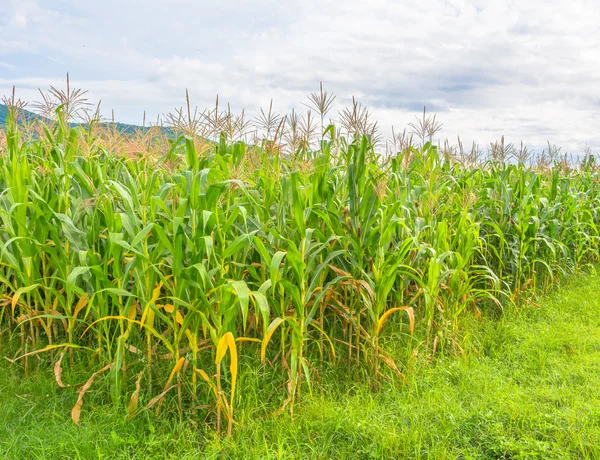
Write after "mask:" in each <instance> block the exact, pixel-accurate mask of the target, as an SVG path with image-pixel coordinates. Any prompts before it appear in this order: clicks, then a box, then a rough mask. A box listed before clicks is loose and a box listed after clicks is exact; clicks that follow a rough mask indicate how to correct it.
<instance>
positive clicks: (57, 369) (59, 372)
mask: <svg viewBox="0 0 600 460" xmlns="http://www.w3.org/2000/svg"><path fill="white" fill-rule="evenodd" d="M65 353H66V350H65V351H63V352H62V353H61V354H60V358H58V361H56V364H54V377H55V378H56V383H57V384H58V386H59V387H61V388H66V387H67V386H66V385H65V384H64V383H63V382H62V379H61V377H62V367H60V365H61V364H62V360H63V357H64V356H65Z"/></svg>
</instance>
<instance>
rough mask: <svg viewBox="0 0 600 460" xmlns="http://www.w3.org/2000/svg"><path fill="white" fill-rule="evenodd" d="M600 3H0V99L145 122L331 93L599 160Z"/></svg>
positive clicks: (403, 121) (389, 115)
mask: <svg viewBox="0 0 600 460" xmlns="http://www.w3.org/2000/svg"><path fill="white" fill-rule="evenodd" d="M598 24H600V4H598V0H591V1H588V0H569V1H567V0H528V1H522V0H519V1H513V0H505V1H498V0H474V1H470V2H469V1H462V0H447V1H443V0H420V1H418V2H416V1H404V0H402V1H400V0H396V1H393V0H369V1H364V0H345V1H339V0H333V1H332V0H301V1H296V0H288V1H284V0H279V1H276V0H257V1H252V2H250V1H243V0H219V1H205V0H195V1H191V0H168V1H167V0H145V1H138V0H118V1H117V0H102V1H96V0H52V1H49V0H0V95H5V94H8V93H9V92H10V91H11V88H12V86H13V85H15V86H16V88H17V95H18V96H20V97H21V98H22V99H25V100H29V101H33V100H39V92H38V88H41V89H42V90H45V89H47V88H48V86H49V85H55V86H61V85H63V86H64V81H65V75H66V73H67V72H69V74H70V77H71V83H72V86H77V87H81V88H83V89H87V90H88V91H89V93H88V97H89V99H90V101H92V102H96V101H98V100H102V107H103V110H104V113H105V114H110V111H111V110H114V114H115V119H116V120H118V121H122V122H126V123H137V124H141V122H142V118H143V114H144V112H146V114H147V118H148V119H155V118H156V117H157V116H158V115H160V114H164V113H166V112H169V111H172V110H173V108H174V107H179V106H181V105H182V104H183V103H184V98H185V90H186V88H187V89H189V92H190V96H191V101H192V104H193V105H197V106H199V107H201V108H204V107H210V106H212V105H214V100H215V97H216V95H217V94H218V95H219V99H220V101H221V103H230V104H231V107H232V109H233V110H240V109H242V108H244V109H246V112H247V113H249V114H251V115H253V114H257V112H258V110H259V108H260V107H268V105H269V103H270V101H271V100H273V106H274V108H275V109H276V110H277V111H278V112H280V113H286V112H288V111H289V110H290V109H291V108H296V109H304V107H303V106H302V103H303V102H306V95H307V94H308V93H310V92H313V91H316V90H318V88H319V82H321V81H322V82H323V85H324V87H325V89H327V90H328V91H330V92H333V93H335V94H336V95H337V99H336V107H335V111H334V112H332V114H331V115H332V116H333V117H334V118H335V117H336V114H337V111H338V110H341V109H342V108H343V107H344V106H348V105H349V104H350V101H351V100H352V97H353V96H354V97H356V99H357V100H358V101H359V102H361V103H362V104H365V105H366V106H368V107H369V109H370V110H371V112H372V113H373V116H374V118H375V119H376V120H377V121H378V123H379V126H380V127H381V129H382V131H383V134H384V135H388V134H389V133H390V130H391V127H392V126H394V127H395V130H396V131H401V130H402V129H403V128H405V127H406V126H407V124H408V123H409V122H410V121H412V120H414V117H415V115H418V114H419V112H421V111H422V110H423V106H424V105H425V106H427V108H428V111H429V112H432V113H436V114H437V118H438V120H439V121H440V122H442V123H443V130H442V131H441V132H440V133H439V134H438V136H437V137H438V138H440V140H441V139H443V138H448V139H449V140H450V141H454V140H456V137H457V136H460V137H461V139H462V140H463V142H465V143H466V144H468V143H470V142H471V141H473V140H474V141H476V142H477V143H479V144H480V145H482V146H485V145H488V144H489V143H490V142H492V141H495V140H498V139H499V138H500V137H501V136H502V135H504V136H506V139H507V140H508V141H513V142H515V143H519V142H521V141H523V142H524V143H525V144H526V145H528V146H530V147H532V148H534V149H540V150H541V149H542V148H543V147H544V145H545V144H546V142H548V141H549V142H551V143H552V144H556V145H558V146H561V147H562V148H563V151H565V152H569V153H572V154H579V153H581V152H582V151H583V150H584V149H585V148H586V147H589V148H591V149H592V150H593V151H600V130H599V129H598V128H599V125H600V123H599V122H600V84H599V82H600V29H599V28H598Z"/></svg>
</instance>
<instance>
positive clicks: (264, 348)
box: [260, 318, 285, 361]
mask: <svg viewBox="0 0 600 460" xmlns="http://www.w3.org/2000/svg"><path fill="white" fill-rule="evenodd" d="M284 321H285V319H283V318H275V319H274V320H273V321H271V324H269V329H267V335H265V338H264V339H263V341H262V346H261V347H260V360H261V361H264V360H265V353H266V351H267V345H269V342H270V340H271V337H272V336H273V334H274V333H275V330H276V329H277V327H279V325H280V324H281V323H283V322H284Z"/></svg>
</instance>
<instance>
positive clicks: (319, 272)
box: [0, 110, 600, 434]
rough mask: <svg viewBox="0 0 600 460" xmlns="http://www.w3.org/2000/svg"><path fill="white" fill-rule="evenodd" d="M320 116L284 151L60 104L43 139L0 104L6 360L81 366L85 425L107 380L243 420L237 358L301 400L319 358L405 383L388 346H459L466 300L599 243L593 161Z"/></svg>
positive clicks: (546, 281) (0, 293) (593, 255)
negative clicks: (415, 138)
mask: <svg viewBox="0 0 600 460" xmlns="http://www.w3.org/2000/svg"><path fill="white" fill-rule="evenodd" d="M180 115H181V116H183V112H182V113H181V114H180ZM263 115H264V116H265V120H266V123H270V121H269V113H266V112H265V113H264V114H263ZM358 115H359V116H360V113H359V114H358ZM352 116H353V113H352V112H351V111H349V112H348V117H349V118H350V117H352ZM354 116H356V110H355V113H354ZM321 123H323V120H321ZM274 128H275V129H277V126H275V125H274ZM321 128H325V129H323V130H322V131H321V132H322V133H323V135H322V136H320V138H319V141H318V143H317V144H316V146H315V145H314V144H313V145H308V144H307V143H302V142H299V143H297V144H293V145H294V149H293V151H292V152H291V153H285V154H284V153H283V152H282V151H281V150H280V149H279V148H278V144H277V140H276V139H275V140H272V141H262V142H248V143H245V142H243V141H231V140H230V139H232V137H231V136H229V135H227V133H225V132H224V133H222V134H221V135H220V137H219V138H217V139H215V141H211V142H209V141H206V142H200V141H199V140H198V138H194V137H193V136H189V135H187V136H181V137H179V138H177V139H176V138H173V139H171V140H169V142H163V144H164V145H162V147H161V149H160V151H158V152H153V154H152V155H150V154H148V155H137V156H135V157H131V156H130V157H127V156H124V155H119V154H116V153H115V152H112V151H111V150H110V149H107V148H106V146H105V145H104V146H103V145H100V144H99V143H97V142H96V141H97V139H96V138H95V136H94V133H93V130H92V129H91V128H90V129H89V130H86V129H85V128H83V127H76V128H71V127H70V126H69V125H68V124H67V123H66V122H65V121H64V120H61V119H60V117H59V118H58V120H57V122H56V123H54V124H53V125H52V126H43V127H42V131H41V135H40V136H37V137H35V138H30V137H28V138H25V137H23V133H22V131H23V128H20V127H19V126H18V125H17V123H15V121H14V120H13V119H10V118H9V122H8V125H7V130H6V134H5V140H4V141H3V142H4V147H0V148H1V149H2V152H1V154H0V281H1V285H0V340H1V341H2V347H3V350H5V351H6V352H7V359H9V360H10V361H12V362H14V365H15V366H23V367H24V369H25V372H27V371H28V369H30V368H31V367H33V366H45V367H47V369H48V372H54V375H55V377H56V381H57V384H58V385H59V386H61V387H67V386H69V385H67V384H65V383H64V382H63V371H64V369H66V368H72V367H74V366H82V365H83V366H85V367H86V369H88V370H89V374H88V375H87V377H86V379H87V380H84V381H82V382H73V386H72V387H71V388H65V390H62V391H75V392H76V393H77V394H78V399H77V403H76V405H75V406H74V407H73V409H72V414H71V415H72V418H73V420H74V421H75V423H79V422H80V417H81V413H82V410H83V409H84V406H83V404H84V402H85V399H86V398H85V394H86V393H87V392H88V391H89V390H90V388H93V387H94V386H96V385H99V384H98V382H99V381H102V382H104V383H105V384H106V385H105V386H104V387H105V388H109V389H110V390H109V392H110V394H109V395H108V394H107V398H108V397H109V396H110V399H111V401H112V403H114V404H115V405H118V406H122V407H123V410H124V411H125V413H127V414H128V416H129V417H135V416H136V415H137V414H138V413H140V411H145V410H153V411H155V412H156V413H159V412H160V410H161V407H162V408H164V407H165V406H166V405H171V406H174V407H177V408H178V410H179V411H180V412H181V413H183V412H184V411H186V410H190V411H191V412H190V413H192V414H193V415H192V416H194V417H197V418H200V419H202V420H206V421H207V423H208V424H210V425H211V426H214V429H215V430H216V431H217V432H221V433H227V434H231V432H232V429H233V424H234V420H235V416H236V413H235V408H236V405H237V404H239V401H240V398H243V397H244V395H243V394H240V392H239V391H238V392H236V389H237V386H238V385H237V381H238V374H239V372H240V366H241V364H242V361H243V360H244V359H247V360H249V361H248V363H252V365H255V366H258V367H260V370H261V375H263V376H264V378H265V379H271V380H272V381H279V382H281V385H280V386H279V388H278V390H277V391H278V394H279V395H280V398H281V399H280V404H278V405H279V406H281V410H287V411H289V412H290V413H291V414H293V410H294V405H295V404H296V403H300V404H301V399H302V395H303V394H304V393H305V392H309V391H312V389H313V386H314V382H315V379H316V378H317V377H318V376H319V374H320V369H322V367H323V366H325V365H327V366H348V367H352V368H360V369H362V370H363V371H364V372H365V373H366V375H368V376H369V378H370V379H372V381H373V382H374V385H375V386H376V382H378V381H380V380H381V379H396V380H397V381H398V382H400V383H401V382H402V381H403V380H404V379H405V376H406V375H407V373H409V372H410V359H412V358H408V359H398V358H397V356H398V353H396V352H395V350H394V348H393V347H405V348H407V349H408V350H409V351H410V352H409V353H408V354H407V355H409V356H411V357H413V358H414V356H416V355H420V356H426V357H429V358H431V357H434V356H436V355H439V354H461V353H463V352H464V348H465V347H467V346H469V344H468V339H467V338H465V337H464V335H463V333H462V331H463V328H462V325H464V322H465V320H466V319H467V318H475V319H478V318H481V317H484V316H486V315H497V314H500V313H501V312H502V310H503V309H507V308H523V307H526V306H530V305H532V306H535V303H534V301H533V300H532V299H533V298H534V294H535V293H539V292H543V291H545V290H547V289H548V288H549V287H550V286H552V285H553V284H555V283H556V282H557V281H558V279H559V277H560V276H562V275H564V274H569V273H575V272H577V271H579V270H582V269H583V268H584V267H586V266H587V265H589V264H593V263H595V262H596V261H597V260H598V257H599V255H600V247H599V241H600V240H599V238H600V233H599V231H598V223H599V221H600V202H599V199H598V198H599V196H600V184H599V177H598V172H597V170H596V168H595V165H594V163H593V162H592V161H588V162H586V163H584V164H582V165H579V166H577V167H572V166H569V165H568V164H565V163H555V164H553V165H549V166H548V167H531V166H527V165H525V164H522V163H519V162H513V163H510V162H504V161H500V160H496V159H493V158H492V159H489V160H487V161H482V162H478V163H473V164H467V163H464V162H460V161H457V159H456V158H455V157H453V156H452V155H449V154H448V153H447V152H446V151H444V150H443V149H441V148H438V147H436V146H434V145H433V144H432V143H430V142H426V139H424V142H423V143H422V144H421V145H420V146H419V147H418V148H417V147H414V146H404V147H403V148H402V149H399V150H397V151H394V152H392V154H389V153H388V154H385V155H382V154H378V152H377V149H376V148H375V144H374V142H375V141H374V140H373V137H372V136H371V135H369V133H368V132H364V133H362V135H359V134H357V133H354V135H351V136H342V135H340V133H339V132H338V131H337V129H336V128H335V127H334V126H333V125H330V126H328V127H325V126H321ZM367 131H368V130H367ZM165 145H166V148H165ZM143 149H146V150H148V151H152V149H153V146H152V145H147V146H144V147H143ZM390 337H392V338H393V340H388V339H389V338H390ZM73 387H74V388H73Z"/></svg>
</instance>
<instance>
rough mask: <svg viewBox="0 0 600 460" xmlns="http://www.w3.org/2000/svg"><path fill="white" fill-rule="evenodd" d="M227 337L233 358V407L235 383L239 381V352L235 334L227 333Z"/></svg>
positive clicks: (230, 354) (230, 366) (230, 367)
mask: <svg viewBox="0 0 600 460" xmlns="http://www.w3.org/2000/svg"><path fill="white" fill-rule="evenodd" d="M225 337H227V344H228V345H229V356H230V358H231V364H230V365H229V369H230V370H231V403H230V406H231V407H233V396H234V394H235V385H236V382H237V371H238V354H237V347H236V345H235V339H234V338H233V334H232V333H231V332H228V333H227V334H225Z"/></svg>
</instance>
